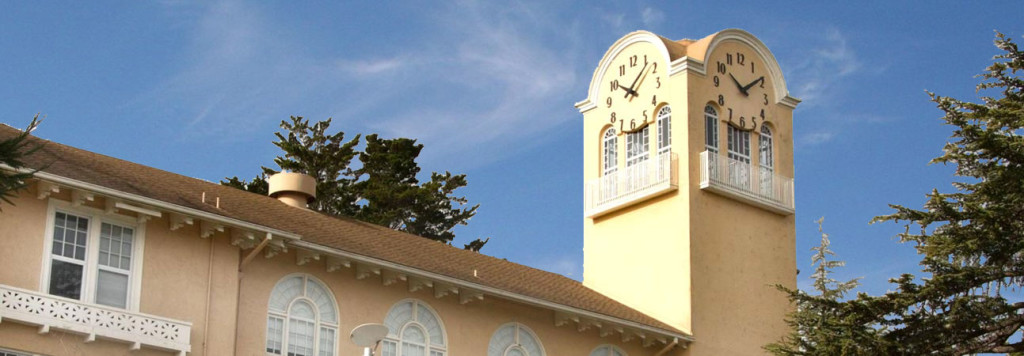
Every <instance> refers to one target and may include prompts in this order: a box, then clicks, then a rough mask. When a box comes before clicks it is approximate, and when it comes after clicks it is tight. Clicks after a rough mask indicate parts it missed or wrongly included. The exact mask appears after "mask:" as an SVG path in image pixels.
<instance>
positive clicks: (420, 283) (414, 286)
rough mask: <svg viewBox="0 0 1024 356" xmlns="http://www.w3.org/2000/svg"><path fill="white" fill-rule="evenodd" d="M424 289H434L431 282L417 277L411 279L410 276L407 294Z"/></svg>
mask: <svg viewBox="0 0 1024 356" xmlns="http://www.w3.org/2000/svg"><path fill="white" fill-rule="evenodd" d="M424 287H426V288H433V287H434V282H431V281H429V280H426V279H423V278H417V277H411V276H410V277H409V293H412V292H415V291H418V290H420V289H423V288H424Z"/></svg>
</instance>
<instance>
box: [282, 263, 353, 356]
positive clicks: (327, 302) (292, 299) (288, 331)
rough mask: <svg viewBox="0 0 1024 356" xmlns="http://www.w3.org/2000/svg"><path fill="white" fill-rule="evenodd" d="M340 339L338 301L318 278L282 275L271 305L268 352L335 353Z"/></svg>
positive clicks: (294, 355) (307, 355)
mask: <svg viewBox="0 0 1024 356" xmlns="http://www.w3.org/2000/svg"><path fill="white" fill-rule="evenodd" d="M337 340H338V304H337V303H336V302H335V301H334V295H333V294H332V293H331V291H330V289H327V287H326V286H324V284H323V283H321V282H320V281H318V280H317V279H316V278H314V277H312V276H309V275H304V274H295V275H289V276H287V277H285V278H282V279H281V280H280V281H278V282H277V285H275V286H274V289H273V290H272V291H271V292H270V302H269V303H268V306H267V347H266V350H267V354H269V355H288V356H334V355H335V354H336V349H337V344H338V342H337Z"/></svg>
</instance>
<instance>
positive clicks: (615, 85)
mask: <svg viewBox="0 0 1024 356" xmlns="http://www.w3.org/2000/svg"><path fill="white" fill-rule="evenodd" d="M611 84H612V91H616V90H618V89H619V81H618V80H613V81H612V83H611Z"/></svg>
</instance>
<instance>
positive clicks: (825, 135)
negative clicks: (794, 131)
mask: <svg viewBox="0 0 1024 356" xmlns="http://www.w3.org/2000/svg"><path fill="white" fill-rule="evenodd" d="M833 137H835V134H834V133H832V132H814V133H809V134H806V135H803V136H801V137H800V139H799V140H798V141H797V144H799V145H805V146H814V145H820V144H822V143H825V142H828V141H831V140H832V138H833Z"/></svg>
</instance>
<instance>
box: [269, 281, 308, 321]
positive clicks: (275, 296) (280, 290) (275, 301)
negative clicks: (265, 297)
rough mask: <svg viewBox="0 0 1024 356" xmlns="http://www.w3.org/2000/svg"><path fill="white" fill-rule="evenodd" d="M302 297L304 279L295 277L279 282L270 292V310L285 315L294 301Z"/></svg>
mask: <svg viewBox="0 0 1024 356" xmlns="http://www.w3.org/2000/svg"><path fill="white" fill-rule="evenodd" d="M301 295H302V277H301V276H294V277H289V278H288V279H286V280H283V281H281V282H278V283H277V285H276V286H274V290H273V291H272V292H270V310H273V311H277V312H281V313H284V312H285V310H286V309H288V303H291V302H292V299H295V297H298V296H301Z"/></svg>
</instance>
